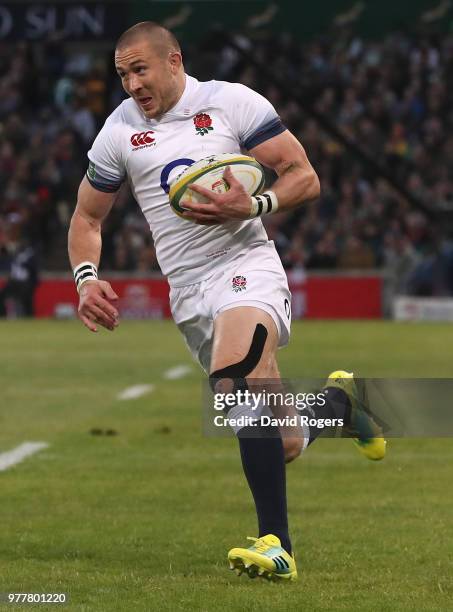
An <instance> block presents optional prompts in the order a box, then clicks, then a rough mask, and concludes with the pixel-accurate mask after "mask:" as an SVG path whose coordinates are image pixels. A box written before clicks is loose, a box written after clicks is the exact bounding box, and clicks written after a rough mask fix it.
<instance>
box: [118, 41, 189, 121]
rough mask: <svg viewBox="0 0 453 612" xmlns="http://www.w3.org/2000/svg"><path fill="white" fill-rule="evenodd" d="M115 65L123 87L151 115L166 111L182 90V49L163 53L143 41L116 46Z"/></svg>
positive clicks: (147, 114) (151, 116) (148, 115)
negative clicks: (119, 47) (161, 54)
mask: <svg viewBox="0 0 453 612" xmlns="http://www.w3.org/2000/svg"><path fill="white" fill-rule="evenodd" d="M115 66H116V70H117V72H118V75H119V76H120V78H121V82H122V84H123V88H124V90H125V91H126V92H127V93H128V94H129V95H130V96H131V98H134V100H135V101H136V102H137V104H138V105H139V106H140V108H141V110H142V111H143V113H144V114H145V115H146V117H148V118H150V119H151V118H153V117H159V116H160V115H162V114H163V113H165V112H167V110H169V109H170V108H171V107H172V106H174V105H175V104H176V102H177V101H178V99H179V97H180V95H181V93H182V91H181V66H182V62H181V54H180V53H177V52H171V53H168V55H167V56H166V57H162V56H160V55H159V54H158V53H157V52H156V51H155V50H154V49H153V47H152V46H151V45H150V44H149V43H148V42H147V41H142V42H137V43H135V44H131V45H130V46H128V47H125V48H123V49H119V50H117V51H116V52H115Z"/></svg>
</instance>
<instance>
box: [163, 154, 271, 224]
mask: <svg viewBox="0 0 453 612" xmlns="http://www.w3.org/2000/svg"><path fill="white" fill-rule="evenodd" d="M227 166H229V168H230V170H231V172H232V173H233V176H234V178H235V179H237V180H238V181H239V182H240V183H241V184H242V186H243V187H244V189H245V190H246V191H247V193H248V194H249V195H251V196H254V195H256V194H258V193H261V191H262V189H263V187H264V180H265V176H264V169H263V167H262V166H261V164H260V163H259V162H257V161H256V159H254V158H253V157H249V156H248V155H240V154H231V153H221V154H218V155H211V156H210V157H204V158H203V159H200V160H199V161H197V162H195V163H193V164H192V165H191V166H188V167H187V168H186V169H185V170H184V171H183V172H181V173H180V174H179V175H178V176H177V177H176V178H175V179H174V180H173V181H172V182H171V183H170V192H169V199H170V205H171V207H172V209H173V211H174V212H175V213H176V214H177V215H179V216H182V214H183V213H184V211H185V210H186V209H185V208H184V207H182V206H181V205H180V202H181V201H185V202H193V203H195V204H206V203H207V201H208V200H207V199H206V198H205V197H204V196H203V195H201V194H200V193H197V192H196V191H192V190H191V189H190V185H191V184H194V185H199V186H200V187H204V188H205V189H210V190H211V191H213V192H214V193H226V192H227V191H228V190H229V185H228V183H227V181H226V180H225V178H224V176H223V175H224V172H225V168H226V167H227Z"/></svg>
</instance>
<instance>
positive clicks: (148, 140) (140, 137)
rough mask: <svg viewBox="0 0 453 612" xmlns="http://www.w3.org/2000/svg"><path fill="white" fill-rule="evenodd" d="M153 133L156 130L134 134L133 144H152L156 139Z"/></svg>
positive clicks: (132, 137)
mask: <svg viewBox="0 0 453 612" xmlns="http://www.w3.org/2000/svg"><path fill="white" fill-rule="evenodd" d="M151 134H154V132H153V131H151V130H148V131H147V132H139V133H138V134H132V136H131V144H132V145H133V146H134V147H142V146H143V145H150V144H152V143H153V142H154V140H155V138H153V137H152V136H151Z"/></svg>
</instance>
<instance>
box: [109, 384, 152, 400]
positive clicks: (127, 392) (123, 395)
mask: <svg viewBox="0 0 453 612" xmlns="http://www.w3.org/2000/svg"><path fill="white" fill-rule="evenodd" d="M152 391H154V385H134V386H133V387H128V388H127V389H124V391H121V392H120V393H118V395H117V396H116V398H117V399H119V400H130V399H136V398H137V397H142V395H146V394H147V393H151V392H152Z"/></svg>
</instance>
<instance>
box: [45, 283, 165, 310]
mask: <svg viewBox="0 0 453 612" xmlns="http://www.w3.org/2000/svg"><path fill="white" fill-rule="evenodd" d="M105 280H108V281H109V282H111V284H112V286H113V288H114V290H115V292H116V293H117V295H118V296H119V298H120V299H119V302H118V309H119V311H120V313H121V317H122V318H123V319H165V318H168V317H170V316H171V315H170V305H169V302H168V292H169V288H168V283H167V281H166V280H165V279H164V278H152V279H131V278H128V279H123V278H121V279H109V278H108V277H107V278H106V279H105ZM78 303H79V297H78V295H77V291H76V288H75V284H74V281H73V280H72V279H71V280H66V279H65V280H61V279H48V280H43V281H42V282H41V283H40V284H39V287H38V289H37V290H36V294H35V316H36V317H54V316H61V317H64V316H68V317H69V316H71V313H74V312H76V311H77V305H78Z"/></svg>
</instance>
